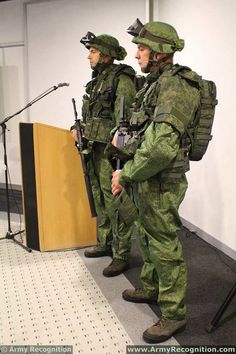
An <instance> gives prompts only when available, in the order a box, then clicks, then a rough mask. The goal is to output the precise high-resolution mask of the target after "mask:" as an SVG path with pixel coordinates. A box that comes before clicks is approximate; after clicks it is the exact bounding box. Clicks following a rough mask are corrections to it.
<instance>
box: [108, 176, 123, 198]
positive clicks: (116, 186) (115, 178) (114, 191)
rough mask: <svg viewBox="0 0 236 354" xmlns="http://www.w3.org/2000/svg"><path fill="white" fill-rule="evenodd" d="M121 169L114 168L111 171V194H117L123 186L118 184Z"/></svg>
mask: <svg viewBox="0 0 236 354" xmlns="http://www.w3.org/2000/svg"><path fill="white" fill-rule="evenodd" d="M120 172H121V170H116V171H114V172H113V173H112V182H111V191H112V194H113V195H117V194H119V193H120V192H121V191H122V189H123V187H122V185H121V184H119V182H118V181H119V177H120Z"/></svg>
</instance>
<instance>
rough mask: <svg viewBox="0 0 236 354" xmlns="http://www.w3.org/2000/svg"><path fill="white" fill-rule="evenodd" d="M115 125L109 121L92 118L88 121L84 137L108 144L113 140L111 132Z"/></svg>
mask: <svg viewBox="0 0 236 354" xmlns="http://www.w3.org/2000/svg"><path fill="white" fill-rule="evenodd" d="M113 128H114V123H113V122H112V121H111V120H109V119H103V118H97V117H95V118H90V119H87V121H86V126H85V128H84V137H85V138H86V139H87V140H90V141H97V142H100V143H108V142H109V141H110V140H111V130H112V129H113Z"/></svg>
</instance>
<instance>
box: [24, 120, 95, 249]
mask: <svg viewBox="0 0 236 354" xmlns="http://www.w3.org/2000/svg"><path fill="white" fill-rule="evenodd" d="M20 142H21V143H20V144H21V161H22V180H23V209H24V215H25V229H26V239H27V246H28V247H30V248H32V249H37V250H40V251H49V250H58V249H67V248H78V247H85V246H89V245H92V244H95V243H96V219H95V218H92V217H91V213H90V208H89V202H88V197H87V192H86V187H85V182H84V176H83V171H82V166H81V161H80V155H79V153H78V151H77V149H76V148H75V146H74V141H73V139H72V137H71V134H70V132H69V131H67V130H65V129H60V128H55V127H52V126H48V125H45V124H39V123H34V124H31V123H20Z"/></svg>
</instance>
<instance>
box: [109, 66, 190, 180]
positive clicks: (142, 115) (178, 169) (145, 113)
mask: <svg viewBox="0 0 236 354" xmlns="http://www.w3.org/2000/svg"><path fill="white" fill-rule="evenodd" d="M174 69H175V66H172V67H171V68H170V69H169V68H168V69H166V70H165V71H164V72H163V73H162V74H159V75H158V74H156V77H155V76H154V75H153V76H154V79H155V81H154V82H151V83H150V82H147V83H146V84H145V85H144V87H143V89H142V90H141V91H139V93H138V94H137V95H136V103H135V105H134V110H133V113H132V116H131V120H130V125H131V132H132V133H131V138H130V141H129V142H128V145H126V147H125V148H124V149H122V150H121V151H118V150H117V149H113V152H112V153H113V156H115V157H121V158H123V160H128V159H132V158H133V156H134V154H135V152H136V149H137V148H138V147H139V146H140V145H141V143H142V141H143V140H144V133H145V131H146V129H147V127H148V126H149V125H150V123H151V122H152V121H155V122H167V123H169V124H171V125H172V126H174V128H176V129H177V130H178V127H177V122H178V119H176V121H175V122H174V121H172V122H171V121H166V119H167V118H166V117H167V116H168V115H161V118H160V117H156V115H155V112H156V109H157V107H158V106H157V100H158V96H159V93H160V89H161V85H162V83H163V81H164V80H167V79H168V78H169V77H170V76H172V71H173V70H174ZM178 118H179V119H180V120H181V117H178ZM182 125H183V126H184V123H183V124H182ZM186 128H187V126H185V127H184V129H186ZM184 132H185V130H184V131H182V132H181V134H183V133H184ZM115 150H116V151H115ZM189 150H190V144H189V142H187V143H186V139H181V141H180V148H179V151H178V154H177V156H176V158H175V160H174V161H173V162H172V163H171V164H170V166H169V167H168V168H166V169H165V170H163V171H162V172H160V179H161V180H167V181H168V180H170V181H173V180H177V179H179V178H181V177H182V176H183V175H184V174H185V172H187V171H188V170H189ZM109 154H111V152H109V153H108V154H107V155H108V156H109Z"/></svg>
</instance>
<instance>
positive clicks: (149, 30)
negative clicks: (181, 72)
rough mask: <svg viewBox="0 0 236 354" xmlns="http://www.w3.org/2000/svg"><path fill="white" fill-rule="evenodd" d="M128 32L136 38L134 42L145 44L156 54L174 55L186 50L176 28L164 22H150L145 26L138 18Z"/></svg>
mask: <svg viewBox="0 0 236 354" xmlns="http://www.w3.org/2000/svg"><path fill="white" fill-rule="evenodd" d="M127 32H128V33H129V34H131V35H133V36H134V38H133V40H132V42H133V43H136V44H143V45H145V46H147V47H149V48H150V49H152V50H153V51H154V52H156V53H166V54H169V53H174V52H176V51H181V50H182V49H183V48H184V40H183V39H180V38H179V36H178V34H177V32H176V30H175V29H174V27H172V26H171V25H169V24H168V23H164V22H148V23H146V24H145V25H143V24H142V23H141V21H140V20H139V19H138V18H137V20H136V21H135V22H134V24H133V25H131V26H130V27H129V28H128V30H127Z"/></svg>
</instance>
